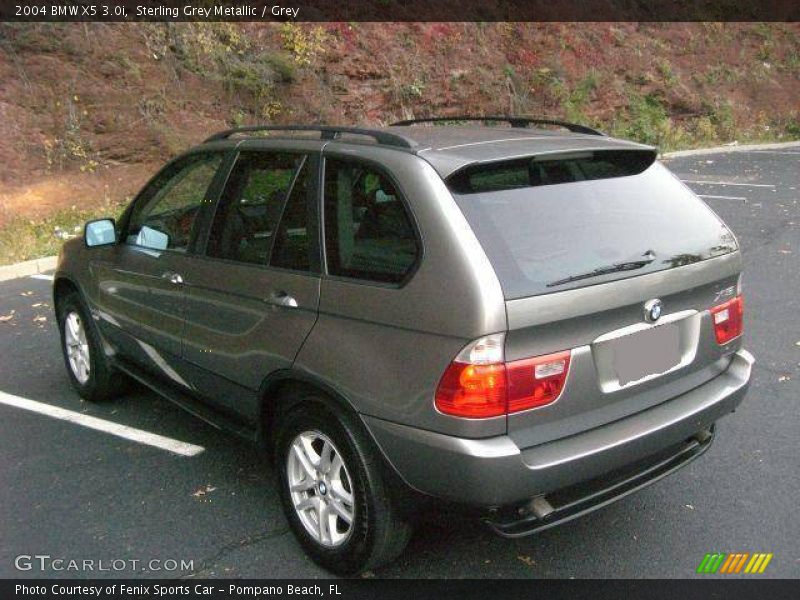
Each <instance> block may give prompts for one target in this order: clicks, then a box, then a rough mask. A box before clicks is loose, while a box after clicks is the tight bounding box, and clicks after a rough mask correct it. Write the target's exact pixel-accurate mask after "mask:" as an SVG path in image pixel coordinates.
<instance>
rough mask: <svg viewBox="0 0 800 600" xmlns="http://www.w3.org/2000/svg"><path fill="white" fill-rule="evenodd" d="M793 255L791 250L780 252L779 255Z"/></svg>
mask: <svg viewBox="0 0 800 600" xmlns="http://www.w3.org/2000/svg"><path fill="white" fill-rule="evenodd" d="M791 253H792V251H791V250H783V249H781V250H778V254H791Z"/></svg>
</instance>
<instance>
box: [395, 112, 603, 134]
mask: <svg viewBox="0 0 800 600" xmlns="http://www.w3.org/2000/svg"><path fill="white" fill-rule="evenodd" d="M448 121H502V122H504V123H508V124H509V125H511V127H519V128H525V127H528V126H529V125H558V126H559V127H564V128H565V129H568V130H570V131H572V132H573V133H586V134H588V135H605V134H604V133H603V132H602V131H598V130H597V129H593V128H591V127H587V126H586V125H579V124H577V123H568V122H567V121H556V120H554V119H531V118H528V117H515V116H508V117H497V116H494V117H475V116H471V115H461V116H456V117H428V118H425V119H408V120H405V121H398V122H397V123H392V126H405V125H415V124H417V123H442V122H448Z"/></svg>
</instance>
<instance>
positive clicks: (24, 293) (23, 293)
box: [20, 291, 33, 296]
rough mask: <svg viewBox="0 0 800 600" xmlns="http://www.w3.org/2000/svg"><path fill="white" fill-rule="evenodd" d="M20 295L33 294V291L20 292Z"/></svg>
mask: <svg viewBox="0 0 800 600" xmlns="http://www.w3.org/2000/svg"><path fill="white" fill-rule="evenodd" d="M20 296H33V292H30V291H28V292H22V293H21V294H20Z"/></svg>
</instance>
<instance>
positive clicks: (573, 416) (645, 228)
mask: <svg viewBox="0 0 800 600" xmlns="http://www.w3.org/2000/svg"><path fill="white" fill-rule="evenodd" d="M654 161H655V152H654V151H653V150H647V149H623V150H597V151H579V152H559V153H551V154H548V155H544V156H532V157H525V158H522V159H514V160H511V161H502V162H497V163H489V164H480V165H472V166H469V167H467V168H464V169H461V170H460V171H458V172H457V173H455V174H454V175H453V176H451V177H450V178H449V180H448V183H449V186H450V189H451V190H452V191H453V195H454V197H455V198H456V201H457V203H458V204H459V206H460V208H461V209H462V211H463V212H464V214H465V216H466V217H467V220H468V221H469V222H470V225H471V226H472V228H473V230H474V231H475V234H476V236H477V237H478V239H479V240H480V241H481V244H482V245H483V247H484V249H485V251H486V253H487V255H488V257H489V259H490V260H491V262H492V265H493V267H494V269H495V271H496V272H497V275H498V277H499V279H500V283H501V285H502V287H503V291H504V295H505V297H506V309H507V314H508V329H509V330H508V332H507V334H506V340H505V361H506V363H507V364H510V363H512V362H513V361H519V360H522V359H530V358H532V357H538V356H542V355H547V354H554V353H562V352H563V351H565V350H568V351H569V352H570V354H569V361H568V363H567V366H568V368H567V370H566V376H565V377H566V379H565V381H564V382H563V389H562V390H561V393H560V395H557V397H556V399H555V401H551V402H549V403H547V404H544V405H541V406H538V407H536V408H530V409H527V410H521V411H518V412H513V411H512V412H510V414H509V416H508V432H509V435H510V437H511V438H512V439H513V440H514V441H515V442H516V443H517V444H518V445H519V446H520V447H521V448H527V447H531V446H534V445H537V444H541V443H545V442H548V441H552V440H554V439H559V438H563V437H566V436H569V435H573V434H575V433H579V432H582V431H586V430H588V429H592V428H595V427H598V426H601V425H603V424H606V423H609V422H612V421H616V420H619V419H622V418H624V417H626V416H629V415H632V414H635V413H637V412H640V411H642V410H645V409H647V408H650V407H653V406H655V405H657V404H659V403H662V402H664V401H667V400H669V399H671V398H673V397H675V396H677V395H680V394H682V393H685V392H687V391H689V390H691V389H693V388H695V387H697V386H699V385H702V384H703V383H705V382H706V381H708V380H710V379H712V378H713V377H715V376H717V375H719V374H720V373H721V372H722V371H724V370H725V368H726V366H727V364H728V362H729V361H730V355H731V354H732V353H733V352H734V351H735V350H736V349H737V348H738V346H739V338H738V337H736V338H735V339H732V340H731V341H727V342H726V343H723V344H720V343H718V341H717V333H716V332H715V325H714V317H713V315H712V314H711V312H710V309H712V308H713V307H715V306H719V305H721V304H723V303H725V302H727V301H730V300H731V299H732V298H734V297H736V296H737V295H738V293H739V292H738V285H739V274H740V271H741V258H740V254H739V252H738V248H737V244H736V240H735V238H734V236H733V235H732V234H731V232H730V231H729V230H728V228H727V227H726V226H725V224H724V223H723V222H722V221H721V220H720V219H719V217H718V216H717V215H716V214H714V213H713V212H712V211H711V210H710V209H709V208H708V207H707V206H706V205H705V204H704V203H703V202H702V201H701V200H700V199H699V198H697V197H696V196H695V195H694V194H693V193H692V192H691V191H690V190H689V189H688V188H687V187H686V186H685V185H683V184H682V183H681V182H680V181H679V180H678V179H677V178H675V177H674V176H673V175H672V174H671V173H670V172H669V171H668V170H667V169H666V168H665V167H663V166H662V165H660V164H658V163H656V162H654ZM653 317H655V318H653ZM543 373H545V374H546V373H548V371H547V370H546V369H545V371H543ZM533 376H534V375H533V373H531V377H533Z"/></svg>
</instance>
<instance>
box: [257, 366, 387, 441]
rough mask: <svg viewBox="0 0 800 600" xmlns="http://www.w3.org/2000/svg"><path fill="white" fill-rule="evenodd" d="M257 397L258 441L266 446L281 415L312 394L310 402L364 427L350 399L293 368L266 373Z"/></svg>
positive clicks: (328, 385) (326, 384) (322, 382)
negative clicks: (258, 408) (258, 399)
mask: <svg viewBox="0 0 800 600" xmlns="http://www.w3.org/2000/svg"><path fill="white" fill-rule="evenodd" d="M259 397H260V398H261V410H260V416H259V422H258V438H259V443H260V444H262V445H263V446H265V447H266V446H268V445H269V444H270V442H271V440H272V439H273V434H274V430H275V425H276V423H277V422H278V419H280V417H281V415H283V414H286V413H287V412H289V411H290V410H291V409H292V408H294V407H295V406H298V405H300V404H302V403H303V402H304V401H307V399H310V398H313V400H312V401H313V402H316V403H321V404H324V405H325V406H326V407H327V408H329V409H331V410H333V411H335V412H339V413H343V414H344V415H346V416H348V417H350V418H351V419H352V420H353V421H355V422H357V423H359V424H360V425H361V426H362V427H364V425H363V423H362V421H361V417H360V416H359V414H358V411H357V410H356V409H355V407H354V406H353V405H352V403H351V402H350V401H349V400H348V399H347V398H346V397H345V396H344V395H342V394H341V393H339V392H338V391H337V390H336V389H335V388H334V387H333V386H331V385H330V384H328V383H326V382H324V381H322V380H320V379H318V378H316V377H312V376H309V375H306V374H303V373H299V372H297V371H295V370H292V369H286V370H282V371H277V372H275V373H273V374H271V375H269V376H268V377H267V378H266V379H265V380H264V382H263V383H262V384H261V390H260V392H259ZM364 429H366V427H364ZM370 437H371V436H370Z"/></svg>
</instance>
